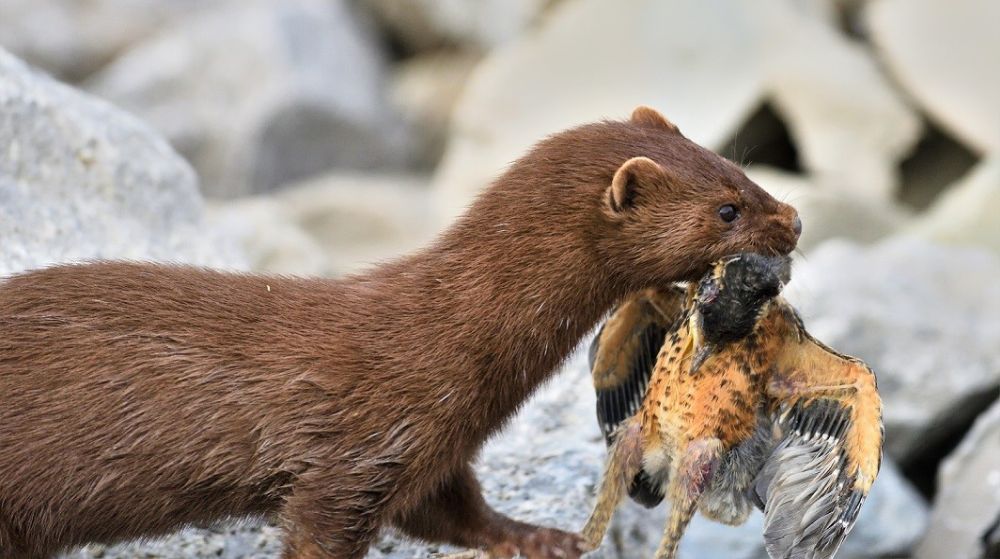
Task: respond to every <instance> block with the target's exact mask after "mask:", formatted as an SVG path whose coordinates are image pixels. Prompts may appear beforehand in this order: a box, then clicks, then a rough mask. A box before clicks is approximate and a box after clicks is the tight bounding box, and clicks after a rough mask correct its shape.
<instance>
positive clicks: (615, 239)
mask: <svg viewBox="0 0 1000 559" xmlns="http://www.w3.org/2000/svg"><path fill="white" fill-rule="evenodd" d="M610 125H614V126H617V128H615V129H614V132H615V133H616V136H617V139H616V146H617V151H615V152H614V154H615V155H617V156H618V157H620V162H619V163H615V165H618V166H617V170H616V171H615V172H614V174H613V176H612V177H611V180H610V181H609V183H610V184H606V185H605V186H604V192H603V199H602V200H601V206H602V211H601V216H602V219H603V221H604V222H605V224H606V227H605V231H606V232H607V233H606V235H605V236H604V237H605V238H604V239H603V242H602V253H603V254H602V257H603V258H604V259H605V261H606V262H607V263H608V264H609V265H610V266H613V267H616V268H617V269H618V270H619V272H620V273H623V274H624V276H623V277H624V279H625V280H626V281H627V282H628V283H629V284H631V287H638V288H641V287H648V286H656V285H663V284H665V283H667V282H673V281H679V280H691V281H694V280H697V279H698V278H699V277H700V276H701V275H702V274H704V273H705V272H706V271H707V270H708V269H709V268H710V267H711V265H712V263H713V262H715V261H716V260H719V259H721V258H724V257H726V256H729V255H733V254H737V253H742V252H756V253H761V254H766V255H784V254H788V253H789V252H791V251H792V250H793V249H794V248H795V245H796V243H797V242H798V238H799V234H800V233H801V230H802V224H801V222H800V221H799V217H798V213H797V212H796V211H795V209H794V208H792V207H791V206H789V205H787V204H784V203H781V202H779V201H777V200H775V199H774V198H772V197H771V196H770V195H769V194H768V193H767V192H765V191H764V190H763V189H762V188H761V187H759V186H757V185H756V184H755V183H754V182H753V181H751V180H750V179H748V178H747V176H746V175H745V174H744V173H743V171H742V169H740V167H739V166H738V165H736V164H734V163H732V162H731V161H728V160H727V159H725V158H723V157H721V156H719V155H717V154H715V153H712V152H711V151H709V150H707V149H705V148H703V147H701V146H699V145H697V144H695V143H694V142H692V141H690V140H688V139H687V138H685V137H684V136H683V135H682V134H681V133H680V131H679V130H678V129H677V127H676V126H675V125H674V124H672V123H671V122H670V121H668V120H667V119H666V118H665V117H664V116H663V115H661V114H660V113H658V112H656V111H655V110H653V109H650V108H648V107H639V108H637V109H636V110H635V111H634V112H633V113H632V117H631V118H630V119H629V120H628V121H626V122H624V123H611V124H610Z"/></svg>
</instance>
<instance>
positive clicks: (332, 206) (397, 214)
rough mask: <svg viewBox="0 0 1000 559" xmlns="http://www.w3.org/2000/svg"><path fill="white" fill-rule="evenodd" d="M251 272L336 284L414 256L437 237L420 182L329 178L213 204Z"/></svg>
mask: <svg viewBox="0 0 1000 559" xmlns="http://www.w3.org/2000/svg"><path fill="white" fill-rule="evenodd" d="M212 206H213V207H212V208H211V212H210V215H211V220H212V221H213V222H217V223H219V224H220V226H221V227H222V228H224V229H225V230H227V231H230V232H232V234H233V236H234V237H236V238H238V239H239V240H240V241H241V242H242V244H243V245H244V247H245V248H246V251H247V253H249V254H250V258H251V266H252V268H253V269H254V270H258V271H263V272H271V273H280V274H293V275H324V276H338V275H343V274H346V273H350V272H356V271H359V270H360V269H363V268H365V267H367V266H371V265H372V264H375V263H377V262H380V261H384V260H388V259H391V258H395V257H397V256H400V255H402V254H403V253H406V252H409V251H412V250H415V249H417V248H419V247H420V246H421V245H423V244H425V243H426V242H427V241H428V240H429V239H430V237H431V236H432V235H433V234H434V233H436V229H435V228H434V225H435V223H434V221H433V220H432V219H431V218H430V217H429V216H430V213H431V212H430V201H429V194H428V191H427V188H426V179H423V178H418V177H413V176H406V175H381V174H374V175H373V174H365V175H361V174H356V173H347V174H330V175H323V176H320V177H317V178H314V179H311V180H308V181H305V182H303V183H299V184H295V185H291V186H289V187H287V188H286V189H284V190H282V191H280V192H277V193H272V194H267V195H260V196H252V197H247V198H244V199H240V200H235V201H226V202H224V203H216V204H213V205H212Z"/></svg>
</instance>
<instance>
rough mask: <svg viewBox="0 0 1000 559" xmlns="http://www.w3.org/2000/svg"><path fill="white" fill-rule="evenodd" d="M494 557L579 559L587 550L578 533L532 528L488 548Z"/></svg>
mask: <svg viewBox="0 0 1000 559" xmlns="http://www.w3.org/2000/svg"><path fill="white" fill-rule="evenodd" d="M490 551H491V555H492V556H494V557H514V556H521V557H524V558H525V559H579V557H580V556H581V555H582V554H583V553H584V552H586V551H589V550H588V548H587V545H586V543H585V542H584V540H583V537H582V536H580V535H579V534H574V533H570V532H564V531H562V530H556V529H555V528H534V527H533V528H532V529H531V530H527V531H525V532H523V533H521V534H518V536H517V538H516V540H515V541H512V542H504V543H502V544H500V545H499V546H497V548H495V549H492V550H490Z"/></svg>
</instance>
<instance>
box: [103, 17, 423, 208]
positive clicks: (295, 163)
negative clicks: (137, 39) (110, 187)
mask: <svg viewBox="0 0 1000 559" xmlns="http://www.w3.org/2000/svg"><path fill="white" fill-rule="evenodd" d="M352 10H353V8H352V7H351V5H349V4H348V3H347V2H346V0H331V1H326V0H288V1H286V2H267V1H263V0H256V1H250V2H240V3H233V4H227V5H225V6H222V7H219V8H217V9H214V10H211V11H206V12H204V13H201V14H198V15H196V16H194V17H192V18H189V19H186V20H184V21H183V22H182V23H180V24H178V25H175V26H172V27H170V28H169V29H167V30H165V31H164V32H163V33H161V34H159V35H157V36H156V37H153V38H151V39H149V40H148V41H145V42H143V43H141V44H139V45H137V46H135V47H134V48H133V49H131V50H130V51H129V52H127V53H126V54H125V55H123V56H122V57H120V58H119V59H118V60H116V61H115V62H114V63H113V64H111V65H110V66H109V67H107V68H106V69H105V70H103V71H102V72H101V73H100V74H98V75H97V76H95V77H94V78H93V79H92V80H90V81H89V84H88V86H89V88H90V89H91V90H92V91H94V92H96V93H97V94H99V95H101V96H103V97H106V98H107V99H110V100H112V101H114V102H115V103H117V104H119V105H121V106H123V107H125V108H126V109H128V110H130V111H133V112H134V113H135V114H137V115H139V116H140V117H142V118H143V119H145V120H147V121H148V122H150V123H151V124H152V125H153V126H154V127H156V128H158V129H159V130H160V131H161V132H163V133H164V134H166V136H167V137H168V138H169V139H170V141H171V142H172V143H173V144H174V146H175V147H176V148H177V149H178V151H180V152H181V153H182V154H184V155H185V156H186V157H187V158H188V159H189V160H190V161H191V162H192V164H193V165H194V167H195V169H196V170H197V171H198V173H199V176H200V177H201V179H202V184H203V188H204V190H205V191H206V193H207V194H210V195H215V196H234V195H240V194H247V193H258V192H264V191H267V190H271V189H273V188H275V187H277V186H280V185H281V184H284V183H285V182H288V181H292V180H296V179H301V178H304V177H307V176H310V175H314V174H318V173H320V172H323V171H325V170H328V169H331V168H338V167H342V168H371V167H381V166H387V165H388V166H392V165H395V164H401V163H402V162H403V161H405V160H406V157H407V156H406V153H405V152H406V149H407V148H406V146H405V141H404V135H403V130H402V128H400V123H399V122H398V120H397V119H396V118H394V117H393V115H392V114H391V111H390V110H389V109H388V108H387V107H388V105H387V102H386V100H385V98H384V95H383V93H382V92H383V89H384V87H385V83H384V82H385V75H384V72H385V68H384V63H383V60H382V56H381V53H380V51H379V46H378V45H377V44H376V43H375V39H374V37H373V36H372V34H371V33H369V32H367V31H368V30H367V29H366V28H365V27H364V25H362V24H361V22H360V21H359V20H358V18H356V17H354V14H353V11H352Z"/></svg>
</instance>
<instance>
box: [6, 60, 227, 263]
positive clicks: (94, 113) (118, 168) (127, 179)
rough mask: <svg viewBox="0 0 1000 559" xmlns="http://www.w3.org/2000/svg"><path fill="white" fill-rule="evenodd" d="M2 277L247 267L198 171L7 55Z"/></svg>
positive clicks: (131, 122) (151, 137)
mask: <svg viewBox="0 0 1000 559" xmlns="http://www.w3.org/2000/svg"><path fill="white" fill-rule="evenodd" d="M0 146H2V148H0V239H2V241H3V242H0V276H2V275H6V274H10V273H12V272H15V271H19V270H24V269H29V268H36V267H40V266H44V265H47V264H51V263H54V262H65V261H71V260H81V259H93V258H129V259H159V260H171V261H182V262H190V263H196V264H205V265H215V266H226V267H233V266H241V265H242V264H243V262H244V261H243V256H242V254H241V252H240V251H239V250H238V248H237V247H236V245H235V244H229V243H227V242H226V241H225V239H224V237H223V236H222V235H221V233H220V232H218V231H215V232H213V231H207V230H206V229H205V227H204V223H203V221H202V200H201V196H200V195H199V193H198V184H197V181H196V179H195V176H194V173H193V172H192V171H191V168H190V167H189V166H188V165H187V163H185V162H184V160H183V159H181V158H180V157H179V156H178V155H177V154H176V153H174V151H173V150H171V149H170V146H169V145H168V144H167V143H166V141H164V140H163V139H162V138H161V137H159V136H157V135H156V134H155V133H154V132H153V131H151V130H150V129H149V128H148V127H147V126H145V125H144V124H142V123H141V122H139V121H138V120H136V119H135V118H133V117H131V116H129V115H127V114H124V113H122V112H121V111H119V110H117V109H115V108H114V107H112V106H110V105H108V104H107V103H105V102H104V101H101V100H98V99H94V98H92V97H90V96H88V95H86V94H83V93H80V92H79V91H76V90H74V89H72V88H71V87H68V86H65V85H63V84H60V83H58V82H56V81H54V80H52V79H50V78H48V77H46V76H43V75H41V74H39V73H38V72H36V71H34V70H32V69H30V68H29V67H28V66H27V65H25V64H24V63H23V62H21V61H19V60H17V59H16V58H15V57H13V56H12V55H10V54H9V53H7V52H6V51H3V50H2V49H0Z"/></svg>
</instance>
